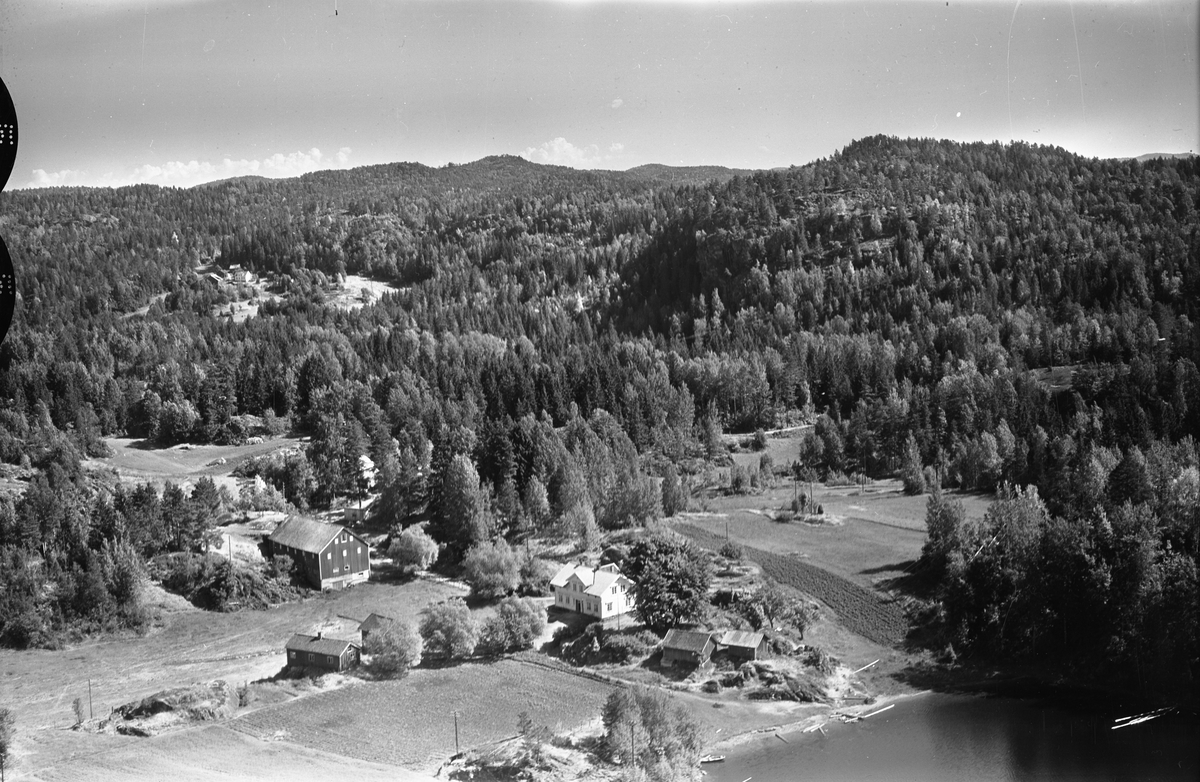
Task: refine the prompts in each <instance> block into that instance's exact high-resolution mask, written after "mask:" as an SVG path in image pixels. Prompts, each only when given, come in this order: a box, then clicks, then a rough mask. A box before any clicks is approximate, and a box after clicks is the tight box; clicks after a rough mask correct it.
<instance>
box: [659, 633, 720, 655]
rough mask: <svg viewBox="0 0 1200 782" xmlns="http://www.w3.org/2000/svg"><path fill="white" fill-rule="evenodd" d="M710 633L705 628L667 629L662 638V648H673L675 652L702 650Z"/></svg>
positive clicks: (709, 640)
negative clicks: (664, 636) (665, 634)
mask: <svg viewBox="0 0 1200 782" xmlns="http://www.w3.org/2000/svg"><path fill="white" fill-rule="evenodd" d="M711 641H712V633H710V632H708V631H706V630H678V629H676V630H669V631H667V637H666V638H664V639H663V643H662V646H663V649H673V650H675V651H677V652H697V653H698V652H703V651H704V649H705V647H707V646H708V644H709V642H711Z"/></svg>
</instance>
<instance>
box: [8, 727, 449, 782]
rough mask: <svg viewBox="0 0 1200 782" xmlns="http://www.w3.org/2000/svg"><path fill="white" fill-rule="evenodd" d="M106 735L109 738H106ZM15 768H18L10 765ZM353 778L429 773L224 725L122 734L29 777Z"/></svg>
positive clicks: (63, 780)
mask: <svg viewBox="0 0 1200 782" xmlns="http://www.w3.org/2000/svg"><path fill="white" fill-rule="evenodd" d="M109 738H111V737H109ZM15 770H16V771H18V772H19V771H20V769H19V768H18V769H15ZM325 777H329V778H338V779H354V780H355V782H425V781H426V780H430V779H432V778H431V777H429V776H427V775H425V774H420V773H418V772H415V771H409V770H407V769H402V768H396V767H395V766H385V765H382V764H378V763H371V762H368V761H363V760H358V759H353V758H347V757H344V756H340V755H332V754H330V753H327V752H321V751H320V750H314V749H309V748H307V747H301V746H297V745H295V744H291V743H286V742H275V741H262V740H259V739H256V738H254V737H252V736H248V735H246V734H244V733H240V732H238V731H233V730H229V729H228V728H226V727H222V726H218V725H210V726H205V727H202V728H194V729H188V730H184V731H178V732H175V733H169V734H166V735H163V736H156V737H154V738H150V739H128V740H126V741H122V742H119V743H113V744H110V745H109V746H108V747H106V748H105V749H102V750H99V751H95V752H90V753H86V754H82V755H79V756H75V757H65V758H62V759H60V761H59V762H57V763H55V764H54V765H53V766H49V767H46V768H43V769H40V770H39V771H37V772H36V773H35V774H33V775H32V776H21V777H17V776H16V775H14V774H11V773H10V774H9V778H11V779H18V778H22V779H33V780H41V781H43V782H90V780H95V779H104V780H109V781H110V782H145V781H146V780H163V779H169V780H172V782H218V780H262V782H290V781H291V780H295V779H321V778H325Z"/></svg>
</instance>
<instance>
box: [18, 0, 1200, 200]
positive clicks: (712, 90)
mask: <svg viewBox="0 0 1200 782" xmlns="http://www.w3.org/2000/svg"><path fill="white" fill-rule="evenodd" d="M335 9H336V14H335ZM1198 15H1200V3H1197V2H1196V1H1195V0H1185V1H1182V2H1180V1H1175V0H1143V1H1140V2H1132V1H1129V0H1125V1H1122V2H1085V1H1084V0H1077V1H1073V2H1068V0H1043V1H1042V2H998V1H997V0H969V1H966V2H960V1H956V0H950V2H946V1H945V0H928V1H927V0H898V1H893V2H833V1H832V0H826V1H825V2H786V1H779V2H767V1H762V2H738V3H734V2H689V1H688V0H673V1H672V0H658V1H657V2H617V1H615V0H591V1H590V2H585V1H578V0H577V1H572V0H526V1H523V2H516V1H513V0H486V1H484V2H472V1H471V0H461V1H457V2H449V1H439V0H403V1H401V0H283V1H282V2H280V1H279V0H232V1H231V0H157V1H155V0H59V1H58V2H51V0H4V2H3V4H2V5H0V78H3V80H4V82H5V84H6V85H7V86H8V89H9V91H10V93H11V94H12V97H13V102H14V104H15V106H16V110H17V117H18V122H19V146H18V153H17V160H16V165H15V167H14V169H13V173H12V176H11V178H10V180H9V184H8V187H10V188H14V187H17V188H20V187H46V186H54V185H100V186H119V185H124V184H129V183H133V182H150V183H155V184H161V185H177V186H190V185H194V184H197V183H200V182H204V181H212V180H216V179H223V178H227V177H231V176H240V175H245V174H258V175H262V176H272V177H278V176H296V175H299V174H302V173H305V172H308V171H315V170H319V169H329V168H348V167H354V166H361V165H369V164H375V163H386V162H395V161H416V162H420V163H425V164H427V165H431V166H440V165H444V164H446V163H451V162H452V163H465V162H469V161H472V160H477V159H479V158H481V157H484V156H487V155H496V154H512V155H521V156H523V157H525V158H527V159H529V160H532V161H535V162H539V163H553V164H559V165H568V166H573V167H576V168H606V169H618V170H623V169H626V168H630V167H632V166H636V165H640V164H644V163H665V164H669V165H723V166H730V167H736V168H773V167H779V166H789V165H802V164H804V163H807V162H810V161H812V160H815V159H818V158H821V157H827V156H829V155H830V154H832V153H833V152H835V151H837V150H839V149H841V148H843V147H845V146H846V145H847V144H849V143H850V142H851V141H853V140H854V139H856V138H861V137H864V136H868V135H874V134H878V133H884V134H887V135H892V136H900V137H910V136H919V137H937V138H947V139H954V140H960V141H977V140H982V141H993V140H998V141H1002V142H1008V141H1011V140H1025V141H1029V142H1032V143H1039V144H1051V145H1056V146H1061V147H1064V148H1066V149H1068V150H1071V151H1073V152H1077V153H1079V154H1081V155H1085V156H1088V157H1129V156H1136V155H1141V154H1144V153H1149V152H1189V151H1193V152H1194V151H1200V64H1198V59H1197V58H1198V54H1200V43H1198V41H1200V26H1198V19H1197V17H1198Z"/></svg>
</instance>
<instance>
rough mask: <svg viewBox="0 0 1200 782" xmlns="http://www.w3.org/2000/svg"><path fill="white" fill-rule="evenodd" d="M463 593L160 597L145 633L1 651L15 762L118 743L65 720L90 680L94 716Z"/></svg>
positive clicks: (248, 672) (410, 590)
mask: <svg viewBox="0 0 1200 782" xmlns="http://www.w3.org/2000/svg"><path fill="white" fill-rule="evenodd" d="M463 594H465V590H464V589H462V588H460V587H456V586H454V585H452V584H447V583H440V582H435V581H427V580H417V581H412V582H408V583H402V584H376V583H368V584H363V585H360V586H357V587H355V588H353V589H349V590H345V591H343V592H332V593H326V594H323V595H321V596H318V597H314V598H311V599H309V600H306V601H304V602H301V603H289V604H285V605H282V606H279V607H277V608H273V609H271V610H269V611H243V612H238V613H230V614H214V613H207V612H203V611H199V610H196V609H192V608H190V607H186V608H183V607H179V601H169V600H165V601H164V602H170V603H171V604H172V605H174V606H176V607H177V609H178V610H175V611H169V612H168V613H166V614H165V616H164V620H163V626H162V627H161V628H158V629H155V630H154V631H152V632H151V633H150V634H149V635H147V636H144V637H142V636H130V637H125V638H110V639H106V640H103V641H97V642H91V643H84V644H81V645H78V646H74V647H70V648H68V649H63V650H59V651H49V650H33V651H25V652H17V651H12V650H0V672H2V673H0V682H2V684H0V687H2V688H3V694H4V695H3V701H4V705H5V706H7V707H9V708H12V709H13V711H14V713H15V714H16V717H17V720H18V735H17V754H18V758H19V760H20V764H21V767H22V768H23V769H27V770H33V769H39V768H44V767H48V766H51V765H55V764H56V763H57V762H58V761H59V760H60V759H61V758H63V757H65V756H69V755H71V754H72V753H84V754H86V753H89V752H94V751H97V750H99V749H107V748H109V747H110V746H111V744H112V742H115V741H126V739H122V738H120V737H112V736H94V735H90V734H81V733H76V732H74V731H71V730H69V727H70V725H71V724H72V723H73V722H74V719H73V718H72V714H71V702H72V700H73V699H74V698H76V697H80V698H82V699H83V700H84V704H85V708H86V705H87V699H88V680H89V679H90V680H91V682H92V693H91V695H92V703H93V709H94V712H95V714H96V715H97V716H101V715H105V714H107V713H108V712H109V710H110V709H111V708H112V707H115V706H119V705H121V704H123V703H127V702H129V701H131V700H134V699H136V698H142V697H145V696H147V695H150V694H152V693H155V692H157V691H159V690H163V689H166V688H168V687H174V686H178V685H180V684H186V683H188V682H204V681H211V680H213V679H224V680H226V681H229V682H234V683H239V682H243V681H248V680H254V679H259V678H263V677H267V676H271V675H273V674H275V673H276V672H278V671H279V670H280V669H281V668H282V667H283V665H284V655H283V645H284V644H285V643H286V642H287V639H288V638H290V637H291V635H292V634H293V633H296V632H306V631H311V630H315V629H317V628H323V629H325V630H327V631H328V632H329V633H330V634H342V633H348V632H350V631H351V630H352V629H356V628H357V623H356V622H355V621H354V620H362V619H365V618H366V616H367V614H369V613H370V612H372V611H375V612H378V613H381V614H386V615H389V616H392V617H395V618H397V619H409V620H412V619H415V618H416V616H417V615H418V614H419V612H420V611H421V609H422V608H424V607H425V606H426V605H427V604H428V603H430V602H432V601H434V600H441V599H444V598H446V597H449V596H451V595H463ZM336 628H342V629H341V630H340V631H339V630H338V629H336ZM514 724H515V723H514Z"/></svg>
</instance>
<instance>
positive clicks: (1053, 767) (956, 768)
mask: <svg viewBox="0 0 1200 782" xmlns="http://www.w3.org/2000/svg"><path fill="white" fill-rule="evenodd" d="M1130 713H1131V712H1128V711H1125V712H1123V713H1116V712H1113V713H1101V712H1097V711H1095V710H1092V711H1082V710H1069V709H1066V708H1062V707H1055V706H1051V705H1049V704H1048V703H1046V702H1041V701H1033V700H1018V699H1012V698H984V697H978V696H969V695H943V694H935V693H926V694H922V695H917V696H913V697H911V698H902V699H900V700H898V701H896V705H895V706H894V707H893V708H892V709H889V710H888V711H886V712H883V713H882V714H879V715H877V716H875V717H871V718H870V719H868V720H863V721H860V722H857V723H852V724H843V723H840V722H837V721H832V722H830V723H828V724H826V726H825V730H826V733H827V734H828V735H822V734H821V733H820V731H815V732H813V733H801V732H791V733H786V734H783V735H784V736H785V738H786V739H787V742H788V743H785V742H784V741H782V740H780V739H779V738H778V737H776V736H775V735H774V734H768V735H765V736H763V737H762V738H756V739H754V740H753V741H751V742H749V743H747V744H744V745H739V746H737V747H734V748H732V749H730V750H725V751H724V753H725V754H726V755H727V759H726V760H725V762H723V763H710V764H705V765H704V767H703V768H704V770H705V771H706V772H707V776H705V777H704V779H705V782H743V780H746V779H747V778H752V779H753V780H754V782H785V781H786V782H792V781H793V780H822V781H823V780H847V782H851V781H852V782H866V781H867V780H888V782H899V781H900V780H928V781H929V782H937V781H938V780H946V781H947V782H960V780H1087V781H1088V782H1092V781H1093V780H1098V781H1103V780H1139V781H1140V780H1189V781H1191V782H1195V780H1200V723H1198V722H1197V720H1196V719H1195V717H1194V715H1193V716H1190V717H1183V716H1179V715H1177V714H1169V715H1166V716H1164V717H1160V718H1158V719H1155V720H1150V721H1148V722H1144V723H1142V724H1139V725H1134V726H1131V727H1128V728H1123V729H1120V730H1112V725H1113V720H1114V719H1115V718H1116V717H1122V716H1128V715H1129V714H1130Z"/></svg>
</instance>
